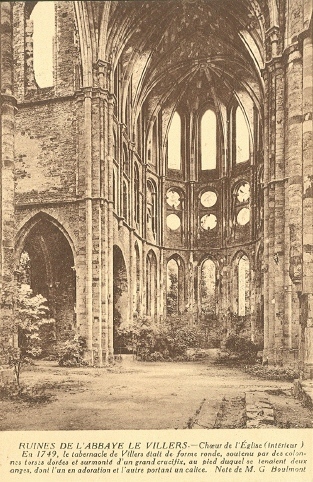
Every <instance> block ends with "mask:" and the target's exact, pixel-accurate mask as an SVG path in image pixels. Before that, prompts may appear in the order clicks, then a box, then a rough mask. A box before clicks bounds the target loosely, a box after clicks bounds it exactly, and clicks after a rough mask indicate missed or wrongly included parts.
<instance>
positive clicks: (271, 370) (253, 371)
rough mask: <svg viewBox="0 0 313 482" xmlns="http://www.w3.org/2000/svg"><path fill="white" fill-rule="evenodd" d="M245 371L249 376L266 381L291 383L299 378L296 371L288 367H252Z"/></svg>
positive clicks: (247, 367) (246, 368)
mask: <svg viewBox="0 0 313 482" xmlns="http://www.w3.org/2000/svg"><path fill="white" fill-rule="evenodd" d="M245 371H246V372H247V373H249V374H250V375H253V376H256V377H259V378H263V379H266V380H281V381H286V382H293V381H294V380H295V379H296V378H299V372H298V370H295V369H293V368H288V367H277V366H276V367H275V366H274V367H271V366H262V365H253V366H246V367H245Z"/></svg>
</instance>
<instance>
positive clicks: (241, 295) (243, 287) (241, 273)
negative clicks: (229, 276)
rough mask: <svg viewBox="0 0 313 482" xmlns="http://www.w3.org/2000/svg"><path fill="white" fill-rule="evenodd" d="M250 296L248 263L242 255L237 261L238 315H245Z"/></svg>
mask: <svg viewBox="0 0 313 482" xmlns="http://www.w3.org/2000/svg"><path fill="white" fill-rule="evenodd" d="M249 297H250V263H249V260H248V258H247V256H246V255H243V256H242V257H241V258H240V260H239V263H238V315H239V316H246V315H247V313H248V308H249Z"/></svg>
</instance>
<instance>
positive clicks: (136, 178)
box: [134, 164, 140, 224]
mask: <svg viewBox="0 0 313 482" xmlns="http://www.w3.org/2000/svg"><path fill="white" fill-rule="evenodd" d="M134 203H135V205H134V219H135V223H137V224H138V223H139V217H140V194H139V169H138V166H137V164H135V165H134Z"/></svg>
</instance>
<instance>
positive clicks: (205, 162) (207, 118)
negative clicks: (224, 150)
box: [201, 109, 216, 171]
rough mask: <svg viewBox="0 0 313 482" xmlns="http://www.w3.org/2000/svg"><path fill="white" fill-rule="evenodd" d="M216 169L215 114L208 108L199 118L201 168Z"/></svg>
mask: <svg viewBox="0 0 313 482" xmlns="http://www.w3.org/2000/svg"><path fill="white" fill-rule="evenodd" d="M212 169H216V115H215V113H214V112H213V111H212V110H211V109H209V110H207V111H206V112H205V113H204V114H203V116H202V119H201V170H202V171H207V170H212Z"/></svg>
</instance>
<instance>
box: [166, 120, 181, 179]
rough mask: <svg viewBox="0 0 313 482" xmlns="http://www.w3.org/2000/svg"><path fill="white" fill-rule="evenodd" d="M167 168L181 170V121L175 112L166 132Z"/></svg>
mask: <svg viewBox="0 0 313 482" xmlns="http://www.w3.org/2000/svg"><path fill="white" fill-rule="evenodd" d="M167 158H168V168H169V169H175V170H180V169H181V119H180V115H179V114H178V112H175V113H174V115H173V119H172V122H171V125H170V129H169V132H168V143H167Z"/></svg>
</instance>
